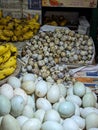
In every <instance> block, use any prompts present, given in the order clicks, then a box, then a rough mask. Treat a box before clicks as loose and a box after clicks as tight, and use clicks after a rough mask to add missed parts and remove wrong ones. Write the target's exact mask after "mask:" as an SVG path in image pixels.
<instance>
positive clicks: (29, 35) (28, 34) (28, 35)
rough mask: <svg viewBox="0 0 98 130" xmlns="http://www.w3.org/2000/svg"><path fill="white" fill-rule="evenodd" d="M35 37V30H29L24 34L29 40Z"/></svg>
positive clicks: (24, 37) (25, 38)
mask: <svg viewBox="0 0 98 130" xmlns="http://www.w3.org/2000/svg"><path fill="white" fill-rule="evenodd" d="M32 37H33V32H32V31H29V32H26V33H25V34H24V35H23V39H24V40H28V39H30V38H32Z"/></svg>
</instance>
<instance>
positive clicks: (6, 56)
mask: <svg viewBox="0 0 98 130" xmlns="http://www.w3.org/2000/svg"><path fill="white" fill-rule="evenodd" d="M10 56H11V51H10V50H8V51H6V52H5V53H4V54H3V55H1V56H0V58H2V59H3V61H2V63H4V62H6V61H7V60H8V59H9V58H10Z"/></svg>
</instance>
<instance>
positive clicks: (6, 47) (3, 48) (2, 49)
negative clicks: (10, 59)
mask: <svg viewBox="0 0 98 130" xmlns="http://www.w3.org/2000/svg"><path fill="white" fill-rule="evenodd" d="M9 49H10V45H9V44H2V45H0V56H1V55H2V54H4V53H5V52H6V51H8V50H9Z"/></svg>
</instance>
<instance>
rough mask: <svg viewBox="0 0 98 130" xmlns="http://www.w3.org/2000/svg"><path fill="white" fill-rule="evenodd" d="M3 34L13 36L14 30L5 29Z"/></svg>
mask: <svg viewBox="0 0 98 130" xmlns="http://www.w3.org/2000/svg"><path fill="white" fill-rule="evenodd" d="M3 34H4V35H5V36H7V37H11V36H13V32H12V31H11V30H7V29H4V30H3Z"/></svg>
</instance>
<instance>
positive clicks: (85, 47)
mask: <svg viewBox="0 0 98 130" xmlns="http://www.w3.org/2000/svg"><path fill="white" fill-rule="evenodd" d="M93 55H94V44H93V41H92V39H91V38H90V37H89V36H87V35H81V34H78V33H75V32H74V31H71V30H69V29H64V28H63V29H60V28H57V29H55V30H54V32H50V31H49V32H39V33H38V34H37V35H35V36H34V37H33V39H32V41H30V42H27V45H26V46H25V47H23V49H22V53H21V60H22V61H23V62H24V66H23V68H22V72H26V71H27V72H31V73H35V74H37V75H38V76H42V77H43V78H44V79H47V78H49V77H51V78H52V79H53V80H55V81H57V80H59V79H61V81H70V80H71V79H72V78H71V77H70V75H69V74H68V68H67V66H66V65H88V64H92V58H93Z"/></svg>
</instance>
